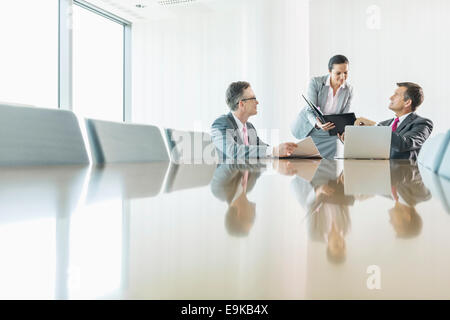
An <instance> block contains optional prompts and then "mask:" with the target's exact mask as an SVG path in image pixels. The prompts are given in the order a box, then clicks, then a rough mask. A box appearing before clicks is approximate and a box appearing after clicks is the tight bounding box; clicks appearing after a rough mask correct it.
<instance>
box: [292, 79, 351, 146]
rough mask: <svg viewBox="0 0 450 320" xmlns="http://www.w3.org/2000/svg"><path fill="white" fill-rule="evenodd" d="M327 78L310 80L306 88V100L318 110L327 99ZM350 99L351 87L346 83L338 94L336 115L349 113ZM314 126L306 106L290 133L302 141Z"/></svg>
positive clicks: (313, 118)
mask: <svg viewBox="0 0 450 320" xmlns="http://www.w3.org/2000/svg"><path fill="white" fill-rule="evenodd" d="M327 77H328V75H326V76H321V77H315V78H312V79H311V81H310V83H309V87H308V93H307V98H308V99H309V100H310V101H311V102H312V103H314V104H315V105H316V106H318V107H320V108H323V107H324V106H325V105H326V103H327V99H328V90H329V88H330V87H329V86H327V85H326V82H327ZM352 98H353V87H352V86H351V85H350V84H348V83H347V85H346V86H345V88H343V89H342V91H341V93H340V94H339V98H338V102H337V112H336V113H347V112H349V110H350V104H351V102H352ZM315 124H316V117H315V116H314V113H313V112H312V111H311V109H310V108H309V107H308V106H305V107H303V109H302V110H301V111H300V113H299V115H298V116H297V118H296V119H295V121H294V122H293V123H292V125H291V132H292V134H293V135H294V137H296V138H297V139H303V138H306V137H307V136H308V135H309V134H310V132H311V131H312V129H313V128H314V125H315Z"/></svg>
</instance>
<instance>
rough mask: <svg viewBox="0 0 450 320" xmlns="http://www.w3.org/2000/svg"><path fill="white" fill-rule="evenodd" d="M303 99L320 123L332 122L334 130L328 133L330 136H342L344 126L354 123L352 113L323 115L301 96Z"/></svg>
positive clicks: (354, 118) (354, 117)
mask: <svg viewBox="0 0 450 320" xmlns="http://www.w3.org/2000/svg"><path fill="white" fill-rule="evenodd" d="M302 97H303V99H305V101H306V103H307V104H308V106H309V107H310V108H311V110H312V112H313V113H314V115H315V116H316V118H318V119H319V120H320V122H322V123H327V122H332V123H334V125H335V126H336V127H335V128H334V129H331V130H330V131H328V133H329V134H330V136H336V135H337V134H338V133H339V134H342V133H343V132H344V131H345V126H352V125H353V124H354V123H355V121H356V116H355V114H354V113H353V112H351V113H338V114H328V115H324V114H323V113H322V111H320V109H319V108H317V106H316V105H314V103H312V102H311V101H309V100H308V99H306V97H305V96H304V95H302Z"/></svg>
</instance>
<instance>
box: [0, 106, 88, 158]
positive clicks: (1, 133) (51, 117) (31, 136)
mask: <svg viewBox="0 0 450 320" xmlns="http://www.w3.org/2000/svg"><path fill="white" fill-rule="evenodd" d="M88 163H89V158H88V155H87V150H86V146H85V144H84V141H83V137H82V134H81V130H80V126H79V123H78V119H77V118H76V116H75V114H74V113H73V112H71V111H67V110H59V109H44V108H34V107H19V106H14V105H9V104H3V105H0V165H10V166H14V165H65V164H88Z"/></svg>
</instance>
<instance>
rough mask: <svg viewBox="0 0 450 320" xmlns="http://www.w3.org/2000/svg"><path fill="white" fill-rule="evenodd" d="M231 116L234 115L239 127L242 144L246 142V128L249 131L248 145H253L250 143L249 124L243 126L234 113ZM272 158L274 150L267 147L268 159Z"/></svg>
mask: <svg viewBox="0 0 450 320" xmlns="http://www.w3.org/2000/svg"><path fill="white" fill-rule="evenodd" d="M231 114H232V115H233V118H234V121H236V124H237V126H238V132H239V137H240V138H241V140H242V142H244V126H245V128H246V129H247V136H248V144H249V145H250V144H251V143H250V136H249V135H248V127H247V123H245V124H243V123H242V122H241V120H239V118H238V117H236V116H235V114H234V113H233V112H232V113H231ZM271 156H272V148H271V147H270V146H267V149H266V157H271Z"/></svg>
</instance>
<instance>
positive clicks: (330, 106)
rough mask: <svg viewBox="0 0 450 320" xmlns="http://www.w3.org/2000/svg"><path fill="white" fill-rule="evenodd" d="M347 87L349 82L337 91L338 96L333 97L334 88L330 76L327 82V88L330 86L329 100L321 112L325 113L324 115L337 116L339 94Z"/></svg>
mask: <svg viewBox="0 0 450 320" xmlns="http://www.w3.org/2000/svg"><path fill="white" fill-rule="evenodd" d="M346 85H347V82H345V81H344V83H343V84H342V86H340V87H339V89H338V90H337V91H336V95H333V88H332V87H331V76H330V75H328V78H327V82H326V86H328V98H327V103H326V104H325V106H324V107H323V109H322V110H321V111H322V112H323V114H336V112H337V102H338V98H339V94H340V93H341V89H342V88H345V87H346Z"/></svg>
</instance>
